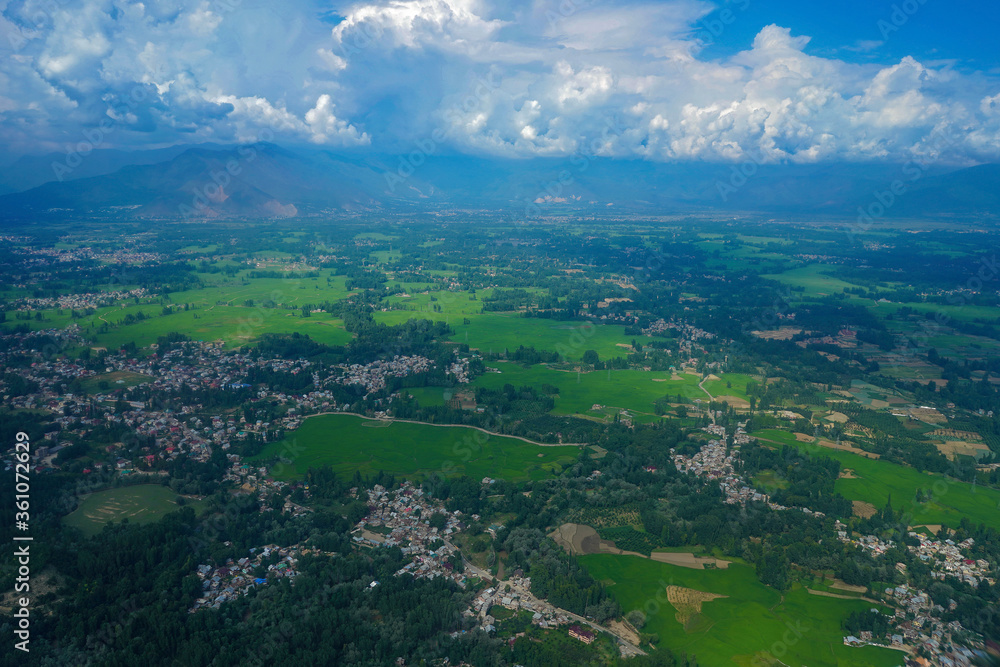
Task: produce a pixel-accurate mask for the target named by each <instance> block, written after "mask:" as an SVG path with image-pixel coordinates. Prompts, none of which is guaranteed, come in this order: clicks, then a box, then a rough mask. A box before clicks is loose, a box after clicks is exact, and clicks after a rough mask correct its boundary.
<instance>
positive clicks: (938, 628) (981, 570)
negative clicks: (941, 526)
mask: <svg viewBox="0 0 1000 667" xmlns="http://www.w3.org/2000/svg"><path fill="white" fill-rule="evenodd" d="M836 528H837V529H838V532H837V536H838V538H839V539H840V540H841V541H842V542H847V543H850V544H854V545H855V546H857V547H859V548H861V549H864V550H866V551H869V552H871V553H872V555H873V556H880V555H883V554H885V553H886V552H887V551H889V550H890V549H892V548H893V546H894V543H893V542H892V541H888V540H882V539H880V538H878V537H876V536H874V535H862V536H858V537H853V536H851V535H849V534H848V533H847V531H846V530H844V529H845V528H846V526H844V524H842V523H840V522H839V521H838V522H837V523H836ZM909 535H910V536H911V537H916V538H918V539H920V545H919V546H915V547H914V546H910V547H908V549H909V550H910V552H911V553H913V554H915V555H916V556H917V557H919V558H920V559H921V560H924V561H927V562H928V563H929V564H930V565H931V567H932V568H933V569H934V571H933V573H932V574H933V575H934V576H936V577H938V578H944V577H945V576H954V577H957V578H963V579H964V578H965V577H966V576H968V577H969V579H965V580H966V581H968V582H969V583H972V582H971V579H972V578H975V579H976V584H975V585H978V583H979V582H980V581H984V580H985V581H989V582H990V583H991V584H992V581H993V580H992V579H990V578H987V577H986V576H985V573H986V572H987V571H988V568H989V563H988V562H987V561H974V560H972V559H969V558H966V557H964V556H963V554H962V550H963V549H966V550H967V549H970V548H972V546H973V541H972V540H971V539H968V540H964V541H962V542H960V543H958V544H956V543H954V542H953V541H952V540H944V541H938V540H930V539H927V538H926V537H924V536H922V535H920V534H918V533H915V532H910V533H909ZM973 567H975V568H976V570H975V572H976V573H977V574H975V575H973V574H967V573H968V572H971V571H973V570H972V569H971V568H973ZM896 569H897V570H898V571H899V572H900V573H902V574H904V575H906V574H907V572H906V569H907V568H906V564H905V563H896ZM963 569H964V570H963ZM884 593H885V599H886V601H887V602H889V603H890V604H892V605H894V606H895V607H896V609H895V612H894V614H893V618H892V620H891V621H890V627H892V631H891V632H890V634H889V637H888V639H889V641H890V642H891V645H892V646H893V647H897V648H901V649H905V650H908V651H916V650H918V649H920V648H923V649H924V650H925V651H926V653H927V654H928V655H930V658H929V659H926V658H915V660H917V662H920V661H923V662H922V663H921V664H926V665H935V666H937V665H940V666H943V667H956V666H960V665H961V666H965V665H971V664H972V659H973V654H972V651H970V650H969V649H968V648H967V647H965V646H963V643H964V638H965V637H967V636H968V634H969V633H968V631H967V630H966V629H965V628H964V627H962V624H961V623H959V622H958V621H950V622H948V623H944V622H942V621H941V619H940V617H941V615H942V614H943V613H944V612H945V608H944V607H943V606H941V605H939V604H935V603H934V602H933V601H932V600H931V597H930V595H928V594H927V592H926V591H923V590H920V589H917V588H914V587H912V586H910V585H908V584H902V585H899V586H895V587H890V588H886V589H885V591H884ZM955 608H956V603H955V601H953V600H952V601H950V603H949V605H948V610H954V609H955ZM867 635H868V636H866V633H861V636H860V637H855V636H848V637H845V638H844V643H845V644H847V645H849V646H861V645H864V644H869V643H870V644H874V645H879V646H884V645H885V643H884V641H883V640H881V639H879V638H876V639H873V638H872V637H871V636H870V633H867Z"/></svg>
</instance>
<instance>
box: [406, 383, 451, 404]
mask: <svg viewBox="0 0 1000 667" xmlns="http://www.w3.org/2000/svg"><path fill="white" fill-rule="evenodd" d="M454 391H455V390H454V389H452V388H451V387H411V388H409V389H407V390H406V392H407V393H408V394H409V395H410V396H412V397H413V398H415V399H416V400H417V402H418V403H420V405H421V406H423V407H425V408H426V407H440V406H442V405H444V403H445V393H447V394H449V395H453V392H454Z"/></svg>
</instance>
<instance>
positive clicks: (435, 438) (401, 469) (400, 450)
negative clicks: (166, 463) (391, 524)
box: [257, 415, 580, 481]
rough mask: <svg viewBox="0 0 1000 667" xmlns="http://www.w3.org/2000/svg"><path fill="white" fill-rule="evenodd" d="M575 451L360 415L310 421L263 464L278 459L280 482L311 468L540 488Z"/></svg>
mask: <svg viewBox="0 0 1000 667" xmlns="http://www.w3.org/2000/svg"><path fill="white" fill-rule="evenodd" d="M579 451H580V450H579V448H577V447H574V446H558V447H542V446H539V445H533V444H531V443H528V442H525V441H523V440H517V439H515V438H508V437H504V436H498V435H488V434H486V433H483V432H481V431H477V430H475V429H471V428H468V427H463V426H460V427H449V426H437V425H433V424H410V423H404V422H392V423H390V422H379V421H374V420H370V419H363V418H361V417H356V416H353V415H319V416H315V417H310V418H308V419H307V420H306V421H305V423H304V424H303V425H302V426H301V427H300V428H299V429H297V430H296V431H294V432H293V433H291V434H289V435H288V437H286V438H285V440H283V441H281V442H274V443H271V444H270V445H268V446H267V447H265V448H264V451H263V452H261V454H260V455H259V456H258V457H257V459H266V458H270V457H272V456H277V457H280V458H282V459H285V460H288V461H291V463H288V464H281V465H275V466H274V467H273V469H272V471H271V472H272V474H273V475H274V477H275V478H277V479H294V478H299V477H301V476H303V475H305V473H306V472H307V471H308V470H309V468H310V467H318V466H321V465H329V466H331V467H332V468H333V469H334V470H335V471H337V472H338V473H341V474H344V475H353V474H354V471H355V470H359V471H361V473H362V474H365V475H368V474H373V473H377V472H378V471H380V470H381V471H384V472H387V473H392V474H395V475H398V476H400V477H406V478H409V479H420V478H423V477H427V476H428V475H432V474H439V473H440V474H444V475H446V476H451V475H462V474H465V475H470V476H472V477H474V478H477V479H478V478H481V477H487V476H489V477H496V478H499V479H506V480H511V481H523V480H528V479H531V480H537V479H543V478H545V477H549V476H551V475H555V474H558V473H559V472H561V471H562V469H563V467H565V466H566V465H569V464H572V463H573V462H574V461H576V459H577V457H578V456H579Z"/></svg>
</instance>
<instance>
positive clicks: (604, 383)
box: [475, 362, 736, 415]
mask: <svg viewBox="0 0 1000 667" xmlns="http://www.w3.org/2000/svg"><path fill="white" fill-rule="evenodd" d="M491 365H493V366H494V367H496V368H499V369H500V371H501V372H500V373H486V374H485V375H482V376H480V377H479V378H477V379H476V381H475V384H476V385H477V386H481V387H489V388H499V387H502V386H504V385H505V384H508V383H509V384H512V385H514V386H515V387H520V386H523V385H531V386H534V387H539V386H541V385H542V384H543V383H547V384H551V385H553V386H556V387H559V395H558V396H557V397H556V399H555V400H556V407H555V409H554V410H553V412H554V413H555V414H575V413H590V414H594V415H596V414H597V413H594V412H591V410H590V409H591V407H593V405H594V404H595V403H599V404H601V405H607V406H612V407H616V408H626V409H629V410H636V411H638V412H644V413H651V412H653V402H654V401H656V400H657V399H659V398H663V397H664V396H668V395H669V397H670V401H671V402H675V401H676V400H677V394H678V393H679V394H681V396H682V397H684V398H685V399H686V400H688V401H691V400H694V399H699V398H700V399H702V400H706V401H707V400H708V396H706V395H705V392H703V391H701V390H700V389H699V388H698V381H699V379H700V378H699V377H698V376H697V375H690V374H687V373H682V374H680V375H678V376H677V379H673V375H672V374H671V373H669V372H665V371H639V370H631V369H629V370H613V371H606V370H605V371H593V372H590V373H579V374H578V373H574V372H571V371H559V370H555V369H553V368H549V367H548V366H543V365H535V366H531V367H530V368H524V367H523V366H520V365H519V364H515V363H511V362H506V363H505V362H496V363H495V364H494V363H492V362H491ZM723 386H725V383H723ZM735 388H736V384H735V383H734V385H733V389H734V390H735Z"/></svg>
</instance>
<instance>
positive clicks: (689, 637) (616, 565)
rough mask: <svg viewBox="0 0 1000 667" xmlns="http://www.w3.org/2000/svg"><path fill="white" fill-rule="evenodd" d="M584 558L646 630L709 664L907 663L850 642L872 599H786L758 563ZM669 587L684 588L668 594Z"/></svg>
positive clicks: (884, 666) (797, 591) (814, 666)
mask: <svg viewBox="0 0 1000 667" xmlns="http://www.w3.org/2000/svg"><path fill="white" fill-rule="evenodd" d="M578 558H579V561H580V563H581V564H582V565H583V566H584V567H585V568H586V569H587V570H588V571H589V572H590V574H591V576H593V577H594V578H595V579H597V580H599V581H603V582H605V583H606V584H611V583H612V582H613V585H611V586H610V588H609V589H608V590H609V591H610V593H611V594H612V595H613V596H614V597H615V599H616V600H618V602H619V604H621V606H622V610H623V612H625V613H628V612H629V611H632V610H633V609H639V610H642V611H643V612H644V613H646V615H647V622H646V626H645V628H643V631H644V632H651V633H657V634H659V636H660V643H661V645H662V646H666V647H669V648H670V649H671V650H672V651H674V652H675V653H678V652H681V651H683V652H685V653H686V654H687V655H688V656H694V657H696V658H697V660H698V664H699V665H702V666H704V667H729V666H732V665H739V666H741V667H750V666H751V665H772V664H773V665H778V664H785V665H788V666H789V667H802V666H805V665H809V667H821V666H823V665H830V666H843V667H847V666H851V667H863V666H869V667H894V666H895V665H901V664H902V663H903V653H901V652H899V651H893V650H891V649H882V648H876V647H864V648H853V647H847V646H844V645H843V632H842V630H841V627H840V624H841V621H842V620H843V619H844V618H846V617H847V615H848V614H850V613H851V612H852V611H864V610H867V609H869V608H870V607H871V606H872V605H871V603H866V602H863V601H860V600H857V601H856V600H840V599H836V598H828V597H820V596H815V595H810V594H809V593H808V591H806V590H805V589H804V588H802V587H801V586H798V585H796V586H795V587H794V588H793V589H792V590H790V591H788V592H786V593H785V594H784V596H782V595H781V594H780V593H779V592H778V591H776V590H774V589H772V588H768V587H767V586H764V585H763V584H761V583H760V582H759V581H758V580H757V577H756V575H755V574H754V572H753V570H752V568H751V567H750V566H747V565H741V564H738V563H734V564H732V565H730V566H729V567H728V568H727V569H724V570H722V569H708V570H695V569H691V568H685V567H680V566H676V565H670V564H667V563H660V562H657V561H653V560H648V559H645V558H639V557H636V556H619V555H612V554H595V555H589V556H579V557H578ZM668 586H670V587H676V588H673V589H672V590H671V591H670V592H669V593H668V590H667V589H668ZM682 589H690V590H686V591H685V590H682ZM692 591H698V592H700V593H703V594H704V593H708V594H714V595H715V596H725V597H717V598H715V599H708V598H711V597H713V596H711V595H707V596H706V595H700V596H699V595H697V594H695V593H693V592H692ZM671 598H672V599H671ZM699 598H701V601H700V603H699V602H698V599H699ZM675 602H676V606H675V604H674V603H675ZM698 606H700V611H699V610H698ZM678 616H680V618H681V619H682V620H683V621H684V622H682V620H679V619H678ZM776 659H780V660H781V662H780V663H778V662H775V661H774V660H776Z"/></svg>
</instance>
